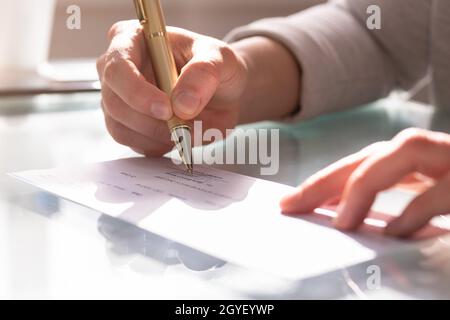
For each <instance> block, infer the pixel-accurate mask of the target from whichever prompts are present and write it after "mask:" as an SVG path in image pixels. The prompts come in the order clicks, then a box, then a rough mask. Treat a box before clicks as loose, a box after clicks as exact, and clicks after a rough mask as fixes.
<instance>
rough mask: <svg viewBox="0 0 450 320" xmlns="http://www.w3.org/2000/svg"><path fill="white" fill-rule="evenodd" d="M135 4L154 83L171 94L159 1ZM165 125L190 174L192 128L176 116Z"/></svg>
mask: <svg viewBox="0 0 450 320" xmlns="http://www.w3.org/2000/svg"><path fill="white" fill-rule="evenodd" d="M134 5H135V7H136V12H137V16H138V19H139V21H140V22H141V25H142V28H143V30H144V35H145V41H146V43H147V47H148V51H149V54H150V60H151V62H152V67H153V71H154V73H155V78H156V82H157V85H158V87H159V88H160V89H161V90H163V91H164V92H165V93H167V95H168V96H169V97H171V95H172V90H173V88H174V86H175V83H176V82H177V80H178V71H177V67H176V64H175V59H174V57H173V53H172V50H171V48H170V44H169V39H168V36H167V31H166V23H165V19H164V15H163V11H162V8H161V3H160V0H134ZM167 125H168V126H169V130H170V133H171V135H172V140H173V142H174V143H175V146H176V147H177V150H178V152H179V153H180V156H181V160H182V161H183V163H184V165H185V166H186V169H187V171H188V172H189V173H190V174H192V172H193V163H192V147H191V128H190V127H189V126H188V125H187V124H186V123H185V122H183V121H182V120H180V119H179V118H177V117H176V116H173V118H171V119H170V120H168V121H167Z"/></svg>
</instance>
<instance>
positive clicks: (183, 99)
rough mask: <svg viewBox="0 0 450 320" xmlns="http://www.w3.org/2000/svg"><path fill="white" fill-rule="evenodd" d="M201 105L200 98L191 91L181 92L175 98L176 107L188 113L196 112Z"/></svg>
mask: <svg viewBox="0 0 450 320" xmlns="http://www.w3.org/2000/svg"><path fill="white" fill-rule="evenodd" d="M199 105H200V99H199V98H198V97H196V96H195V95H194V94H193V93H191V92H189V91H183V92H181V93H180V94H178V95H177V96H176V97H175V99H174V108H176V109H178V111H180V112H182V113H184V114H187V115H193V114H195V113H196V112H197V109H198V107H199Z"/></svg>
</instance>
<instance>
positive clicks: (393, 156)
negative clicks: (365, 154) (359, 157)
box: [335, 131, 450, 230]
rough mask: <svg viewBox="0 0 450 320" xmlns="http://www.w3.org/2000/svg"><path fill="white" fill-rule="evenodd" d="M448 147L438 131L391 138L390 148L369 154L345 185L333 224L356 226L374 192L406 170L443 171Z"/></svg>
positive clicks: (449, 159)
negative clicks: (392, 139)
mask: <svg viewBox="0 0 450 320" xmlns="http://www.w3.org/2000/svg"><path fill="white" fill-rule="evenodd" d="M447 139H448V138H447ZM449 147H450V140H449V141H447V142H445V141H443V140H442V134H440V133H433V132H427V133H424V132H422V131H420V132H416V133H414V134H412V135H409V136H407V137H406V138H402V139H396V140H394V142H393V143H392V144H391V147H390V148H388V149H386V150H385V151H383V152H380V153H378V154H376V155H373V156H371V157H369V158H368V159H367V160H366V161H364V162H363V163H362V164H361V165H360V167H358V169H356V170H355V172H353V174H352V175H351V176H350V178H349V181H348V182H347V185H346V186H345V189H344V194H343V200H342V203H341V205H340V206H339V208H338V217H337V219H336V221H335V224H336V226H337V227H338V228H341V229H347V230H349V229H354V228H356V227H358V226H359V225H360V224H361V223H362V222H363V221H364V218H365V217H366V215H367V213H368V211H369V210H370V208H371V206H372V204H373V202H374V200H375V197H376V196H377V194H378V192H380V191H383V190H386V189H388V188H390V187H392V186H393V185H395V184H396V183H397V182H398V181H400V180H401V179H402V178H404V177H405V176H406V175H407V174H409V173H412V172H419V173H422V174H425V175H428V176H439V175H442V174H444V173H445V172H446V171H448V169H449V164H450V152H449V150H450V148H449Z"/></svg>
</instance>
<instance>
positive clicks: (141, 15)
mask: <svg viewBox="0 0 450 320" xmlns="http://www.w3.org/2000/svg"><path fill="white" fill-rule="evenodd" d="M134 7H135V8H136V14H137V17H138V19H139V21H140V22H141V23H143V22H146V21H147V13H146V11H145V6H144V3H143V0H134Z"/></svg>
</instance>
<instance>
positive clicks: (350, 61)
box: [225, 0, 431, 119]
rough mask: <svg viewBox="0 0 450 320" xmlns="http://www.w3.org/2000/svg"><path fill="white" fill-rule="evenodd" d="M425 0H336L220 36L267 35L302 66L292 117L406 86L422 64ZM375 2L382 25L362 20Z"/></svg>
mask: <svg viewBox="0 0 450 320" xmlns="http://www.w3.org/2000/svg"><path fill="white" fill-rule="evenodd" d="M430 1H431V0H395V1H393V0H338V1H333V2H330V3H327V4H324V5H319V6H315V7H313V8H310V9H307V10H305V11H302V12H300V13H297V14H294V15H292V16H289V17H283V18H270V19H263V20H260V21H257V22H254V23H252V24H250V25H248V26H244V27H240V28H237V29H235V30H233V31H232V32H231V33H230V34H229V35H228V36H227V37H226V38H225V40H226V41H228V42H233V41H237V40H239V39H242V38H247V37H251V36H266V37H270V38H272V39H274V40H276V41H279V42H280V43H282V44H283V45H284V46H286V47H287V48H288V49H289V50H290V51H291V52H292V53H293V55H294V56H295V57H296V58H297V60H298V62H299V65H300V66H301V68H302V88H301V101H300V112H299V114H298V115H297V116H296V117H295V119H305V118H311V117H314V116H318V115H320V114H324V113H328V112H333V111H338V110H342V109H345V108H349V107H353V106H359V105H361V104H364V103H367V102H370V101H374V100H376V99H379V98H381V97H384V96H386V95H387V94H389V92H390V91H391V90H393V89H394V88H403V89H410V88H411V87H412V86H414V84H415V83H417V82H418V81H419V80H420V79H421V78H423V77H424V76H425V74H426V71H427V51H428V40H429V39H428V38H429V32H428V26H429V15H430ZM371 4H375V5H378V6H379V7H380V9H381V29H380V30H369V28H367V26H366V21H367V18H368V17H369V14H368V13H367V8H368V6H369V5H371Z"/></svg>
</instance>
